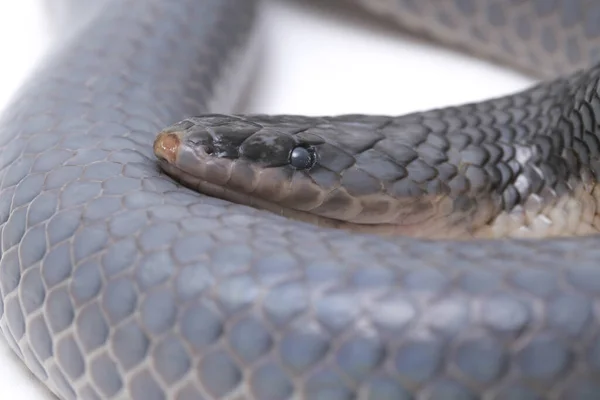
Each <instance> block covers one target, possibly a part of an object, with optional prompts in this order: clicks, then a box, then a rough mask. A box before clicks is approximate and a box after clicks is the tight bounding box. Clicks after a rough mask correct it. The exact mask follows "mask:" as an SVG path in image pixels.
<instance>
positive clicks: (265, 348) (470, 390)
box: [0, 0, 600, 400]
mask: <svg viewBox="0 0 600 400" xmlns="http://www.w3.org/2000/svg"><path fill="white" fill-rule="evenodd" d="M358 3H362V5H363V6H365V7H366V8H368V9H370V10H371V11H374V12H376V13H380V14H384V15H387V16H388V17H391V18H393V19H395V20H396V21H398V22H400V23H401V24H402V25H403V26H405V27H407V28H409V29H411V30H413V31H416V32H421V33H427V34H429V35H430V36H433V37H435V38H437V39H439V40H443V41H445V42H446V43H449V44H453V45H457V46H460V47H462V48H467V49H469V50H471V51H474V52H476V53H477V54H480V55H482V56H487V57H492V58H496V59H502V60H504V61H506V62H509V63H511V65H513V66H515V67H519V68H525V69H529V70H534V71H535V72H536V73H537V74H538V75H539V76H540V77H543V78H545V79H549V80H548V81H545V82H544V83H541V84H539V85H537V86H535V87H533V88H531V89H530V90H527V91H524V92H522V93H517V94H515V95H512V96H507V97H504V98H500V99H493V100H490V101H487V102H482V103H478V104H469V105H463V106H458V107H449V108H446V109H442V110H433V111H428V112H424V113H418V114H411V115H408V116H401V117H384V116H340V117H327V118H305V117H298V116H276V117H268V116H246V117H236V116H223V115H211V114H208V113H210V112H213V111H214V112H223V111H229V107H230V106H231V105H232V104H233V103H232V102H231V101H229V100H231V99H233V98H234V97H235V96H232V93H235V92H236V90H235V89H236V88H238V87H241V86H243V85H242V83H243V82H244V81H245V80H246V79H247V77H248V76H247V71H249V69H248V68H247V65H248V63H249V62H250V61H251V60H252V56H253V54H254V52H253V43H254V40H255V37H254V20H255V17H256V16H257V13H258V12H259V11H258V10H259V9H258V8H257V2H256V1H249V0H201V1H192V0H172V1H162V0H104V1H102V2H97V3H95V5H94V6H93V7H92V6H91V5H86V3H84V2H77V1H71V2H69V1H64V2H63V1H61V2H60V3H55V5H58V4H61V5H64V8H63V10H64V11H65V12H64V13H62V14H60V15H61V16H62V17H63V19H62V20H60V27H61V28H65V29H64V32H63V36H61V37H62V40H61V41H60V43H59V44H58V45H57V46H56V47H55V48H54V51H53V52H52V53H51V54H50V55H49V56H48V57H47V58H46V59H45V60H44V62H43V63H42V64H41V65H40V66H39V68H38V69H37V70H36V73H35V74H33V76H32V77H31V79H30V80H29V81H28V82H27V83H26V84H25V85H24V87H22V88H21V90H20V91H19V92H18V93H17V94H16V96H15V98H14V99H13V102H12V103H11V105H9V107H7V109H6V110H5V111H4V113H3V115H2V117H1V119H0V146H1V147H0V219H1V222H2V225H1V226H2V231H1V246H2V247H1V249H2V258H1V260H0V291H1V296H0V298H1V303H0V304H1V307H0V310H2V311H3V312H2V319H1V328H2V332H3V333H4V336H5V337H6V339H7V341H8V342H9V344H10V346H11V347H12V349H13V350H14V351H15V352H16V353H17V354H18V355H19V357H21V359H22V360H23V361H24V363H25V364H26V365H27V366H28V368H29V369H31V371H32V372H33V373H34V374H35V375H36V376H37V377H38V378H39V379H40V380H41V381H43V382H44V383H45V384H46V385H47V386H48V387H49V388H50V389H51V390H52V391H53V392H54V393H55V394H56V395H57V396H58V397H59V398H61V399H136V400H154V399H173V400H188V399H260V400H263V399H264V400H279V399H291V398H294V399H300V398H306V399H373V400H375V399H394V400H400V399H419V400H421V399H436V400H437V399H486V400H492V399H494V400H501V399H502V400H503V399H597V398H600V315H599V312H600V268H598V265H597V264H598V260H599V257H600V246H599V244H600V239H599V238H598V236H597V226H598V221H597V218H598V217H597V215H596V214H597V213H596V210H597V206H598V204H597V199H598V190H597V189H596V182H597V176H598V173H599V171H600V170H599V168H598V154H599V153H600V140H599V138H598V133H599V130H598V120H599V116H598V113H599V112H600V101H599V96H598V80H599V76H600V67H598V66H597V62H598V60H599V59H600V52H599V51H598V50H599V49H600V2H598V1H593V0H578V1H574V0H556V1H552V0H547V1H533V0H532V1H505V0H448V1H446V0H427V1H425V0H422V1H408V0H403V1H396V2H392V1H384V0H381V1H371V0H369V1H368V0H364V1H358ZM87 4H91V2H89V3H87ZM400 95H401V94H400ZM203 114H204V115H203ZM193 116H198V117H195V118H188V119H187V120H186V118H187V117H193ZM178 121H183V122H178ZM167 126H170V128H165V127H167ZM160 131H165V132H166V133H163V135H162V136H159V140H157V142H156V144H155V145H156V148H155V150H156V155H158V156H159V158H160V159H162V161H161V166H162V168H159V166H158V163H157V159H156V157H155V154H154V153H153V140H154V138H155V136H156V134H157V132H160ZM165 135H166V136H165ZM169 143H170V144H171V146H169ZM297 148H300V149H299V150H298V151H297V152H296V153H294V157H292V159H291V161H290V159H289V158H288V157H287V155H289V154H290V153H292V152H294V149H297ZM313 156H314V158H313ZM207 166H208V167H207ZM203 168H204V169H203ZM163 169H164V170H166V171H167V172H168V173H169V174H170V175H167V174H165V173H164V171H163ZM240 176H241V177H242V178H243V179H239V177H240ZM173 178H177V179H178V180H181V181H183V182H184V183H185V184H186V185H187V186H192V185H197V184H199V183H202V185H201V186H202V187H200V189H201V190H205V191H207V192H212V193H214V194H215V196H207V195H204V194H200V193H198V192H197V191H195V190H194V187H191V188H188V187H186V186H182V185H181V184H179V183H177V182H176V180H174V179H173ZM267 178H268V179H269V180H268V181H267V180H266V179H267ZM211 179H212V181H211ZM265 182H267V183H265ZM268 182H272V183H268ZM249 183H251V184H252V185H253V186H252V187H246V186H247V185H248V184H249ZM244 185H246V186H244ZM236 188H237V189H236ZM219 191H220V192H219ZM219 193H220V194H221V195H223V196H221V197H224V198H225V199H220V198H219ZM236 193H237V194H238V195H239V194H240V193H241V194H244V193H252V194H253V201H254V202H256V204H257V205H259V206H267V208H268V207H271V210H274V211H278V212H280V211H281V212H284V211H285V212H291V213H292V214H294V213H295V212H296V214H297V215H296V214H295V215H293V216H301V217H305V218H308V219H310V218H311V217H313V216H314V218H316V220H314V221H313V222H317V224H307V223H304V222H300V221H296V220H295V219H288V218H284V217H282V216H278V215H276V213H271V212H268V211H261V210H259V209H257V208H254V207H250V206H248V205H247V204H236V203H235V202H230V201H227V198H229V199H230V200H232V199H233V200H235V199H237V200H239V201H240V202H243V196H237V197H235V195H236ZM281 193H285V194H286V196H279V194H281ZM259 203H260V204H259ZM253 204H254V203H253ZM398 205H400V206H401V207H399V206H398ZM455 216H457V217H455ZM332 221H333V222H332ZM336 221H337V222H336ZM340 221H345V222H340ZM515 221H517V222H515ZM324 222H328V223H330V224H332V225H335V224H336V223H340V224H344V223H348V225H349V226H350V227H351V228H365V229H366V230H367V231H368V230H369V227H371V228H373V229H372V230H373V231H375V232H377V231H380V230H385V229H383V228H391V231H393V232H391V233H398V232H396V231H399V233H409V234H411V235H410V236H420V235H421V234H422V233H423V231H422V229H425V228H422V227H426V230H428V232H426V233H427V235H425V234H424V233H423V235H422V236H431V235H433V236H436V235H437V236H450V234H449V233H450V232H452V234H454V233H457V235H458V236H467V238H471V240H464V241H452V240H443V241H430V240H424V239H419V238H410V237H405V236H396V235H391V236H381V235H372V234H362V233H357V232H351V231H349V230H347V229H331V228H325V227H319V226H318V225H319V224H321V223H324ZM402 224H405V225H402ZM399 226H404V227H403V228H398V227H399ZM389 230H390V229H388V232H387V233H390V232H389ZM540 232H542V233H540ZM447 233H448V234H447ZM572 235H576V236H577V237H558V236H572ZM495 236H553V237H552V238H544V239H539V240H532V239H528V240H517V239H515V238H512V239H502V240H499V239H494V240H482V239H481V238H477V237H486V238H489V237H495ZM473 237H475V238H473Z"/></svg>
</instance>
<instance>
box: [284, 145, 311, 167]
mask: <svg viewBox="0 0 600 400" xmlns="http://www.w3.org/2000/svg"><path fill="white" fill-rule="evenodd" d="M316 161H317V154H316V152H315V150H314V149H313V148H312V147H302V146H298V147H295V148H294V149H293V150H292V152H291V154H290V165H291V166H292V167H294V168H296V169H309V168H312V167H313V166H314V165H315V162H316Z"/></svg>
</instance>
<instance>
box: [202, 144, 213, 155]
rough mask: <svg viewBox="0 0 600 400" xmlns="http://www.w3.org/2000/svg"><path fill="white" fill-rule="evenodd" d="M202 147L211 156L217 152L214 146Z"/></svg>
mask: <svg viewBox="0 0 600 400" xmlns="http://www.w3.org/2000/svg"><path fill="white" fill-rule="evenodd" d="M202 148H203V149H204V152H205V153H206V154H208V155H209V156H210V155H212V154H214V153H215V149H214V147H212V146H208V145H204V146H202Z"/></svg>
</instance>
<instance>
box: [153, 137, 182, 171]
mask: <svg viewBox="0 0 600 400" xmlns="http://www.w3.org/2000/svg"><path fill="white" fill-rule="evenodd" d="M180 144H181V140H180V139H179V136H178V135H177V134H176V133H173V132H161V133H159V134H158V135H157V136H156V139H155V140H154V154H155V155H156V157H158V158H159V159H163V160H165V161H167V162H168V163H170V164H173V163H174V162H175V161H176V160H177V154H178V152H179V145H180Z"/></svg>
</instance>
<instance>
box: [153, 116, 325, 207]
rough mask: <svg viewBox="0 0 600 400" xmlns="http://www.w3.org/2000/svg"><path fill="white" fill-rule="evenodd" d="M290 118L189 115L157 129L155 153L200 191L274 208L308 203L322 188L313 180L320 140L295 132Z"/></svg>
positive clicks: (318, 197) (318, 198)
mask: <svg viewBox="0 0 600 400" xmlns="http://www.w3.org/2000/svg"><path fill="white" fill-rule="evenodd" d="M264 118H266V119H268V117H264ZM286 118H287V120H288V122H289V123H288V124H286ZM292 119H293V117H291V116H288V117H281V116H280V117H278V121H277V127H275V126H274V124H273V125H271V124H269V123H268V121H266V120H263V119H262V118H261V116H254V117H239V116H231V115H220V114H210V115H204V116H201V117H192V118H188V119H185V120H183V121H180V122H178V123H176V124H173V125H171V126H169V127H167V128H165V129H164V130H163V131H161V132H160V133H159V134H158V135H157V137H156V140H155V142H154V153H155V155H156V157H157V158H158V159H159V162H160V165H161V167H162V168H163V169H164V170H165V171H166V172H167V173H168V174H169V175H171V176H172V177H173V178H175V179H177V180H178V181H180V182H182V183H184V184H186V185H187V186H191V187H192V188H194V189H195V190H198V191H200V192H203V193H206V194H210V195H216V196H218V197H221V198H226V199H229V200H232V199H233V198H235V201H237V202H241V203H243V204H253V205H256V206H259V207H261V208H267V209H270V210H276V211H277V212H278V213H282V209H287V208H292V209H297V210H300V209H302V208H310V207H314V205H317V204H320V203H321V202H322V198H323V196H324V195H325V194H326V192H327V191H326V190H325V188H324V187H323V186H322V182H319V181H318V180H315V179H313V174H314V173H318V171H319V170H322V169H323V167H322V166H321V165H320V163H319V146H322V145H323V144H324V143H325V141H324V140H323V139H321V138H320V137H318V136H315V135H310V134H302V133H299V132H298V128H297V126H298V125H297V123H296V121H292Z"/></svg>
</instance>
